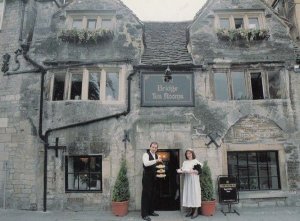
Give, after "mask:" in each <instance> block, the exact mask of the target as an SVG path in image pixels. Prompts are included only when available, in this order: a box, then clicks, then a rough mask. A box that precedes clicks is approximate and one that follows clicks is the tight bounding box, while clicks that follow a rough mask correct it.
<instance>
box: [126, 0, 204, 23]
mask: <svg viewBox="0 0 300 221" xmlns="http://www.w3.org/2000/svg"><path fill="white" fill-rule="evenodd" d="M122 1H123V2H124V3H125V5H126V6H127V7H128V8H130V9H131V10H132V11H133V13H134V14H135V15H136V16H137V17H138V18H139V19H140V20H141V21H189V20H192V19H193V18H194V16H195V15H196V13H197V12H198V11H199V10H200V9H201V7H202V6H203V4H204V3H205V2H206V0H122Z"/></svg>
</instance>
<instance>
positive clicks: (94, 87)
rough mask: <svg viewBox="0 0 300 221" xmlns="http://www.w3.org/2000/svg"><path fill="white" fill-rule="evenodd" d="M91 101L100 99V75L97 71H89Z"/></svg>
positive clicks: (89, 97)
mask: <svg viewBox="0 0 300 221" xmlns="http://www.w3.org/2000/svg"><path fill="white" fill-rule="evenodd" d="M88 99H89V100H99V99H100V73H99V72H97V71H92V70H90V71H89V94H88Z"/></svg>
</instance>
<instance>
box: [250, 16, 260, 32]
mask: <svg viewBox="0 0 300 221" xmlns="http://www.w3.org/2000/svg"><path fill="white" fill-rule="evenodd" d="M248 20H249V27H248V28H249V29H259V22H258V18H249V19H248Z"/></svg>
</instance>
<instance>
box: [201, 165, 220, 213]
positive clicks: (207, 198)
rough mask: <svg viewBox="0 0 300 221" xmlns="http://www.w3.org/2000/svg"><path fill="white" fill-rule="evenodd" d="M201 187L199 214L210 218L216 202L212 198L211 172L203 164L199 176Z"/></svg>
mask: <svg viewBox="0 0 300 221" xmlns="http://www.w3.org/2000/svg"><path fill="white" fill-rule="evenodd" d="M200 185H201V200H202V202H201V213H202V215H204V216H212V215H214V213H215V210H216V200H215V199H214V198H213V197H214V187H213V182H212V177H211V171H210V168H209V166H208V164H207V161H205V162H204V165H203V167H202V174H201V175H200Z"/></svg>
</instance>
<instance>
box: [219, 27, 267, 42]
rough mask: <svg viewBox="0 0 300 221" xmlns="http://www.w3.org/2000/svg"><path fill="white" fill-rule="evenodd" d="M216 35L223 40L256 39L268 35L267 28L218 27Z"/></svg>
mask: <svg viewBox="0 0 300 221" xmlns="http://www.w3.org/2000/svg"><path fill="white" fill-rule="evenodd" d="M217 37H218V39H220V40H223V41H238V40H246V41H258V40H264V39H268V38H269V37H270V33H269V30H267V29H242V28H239V29H218V30H217Z"/></svg>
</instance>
